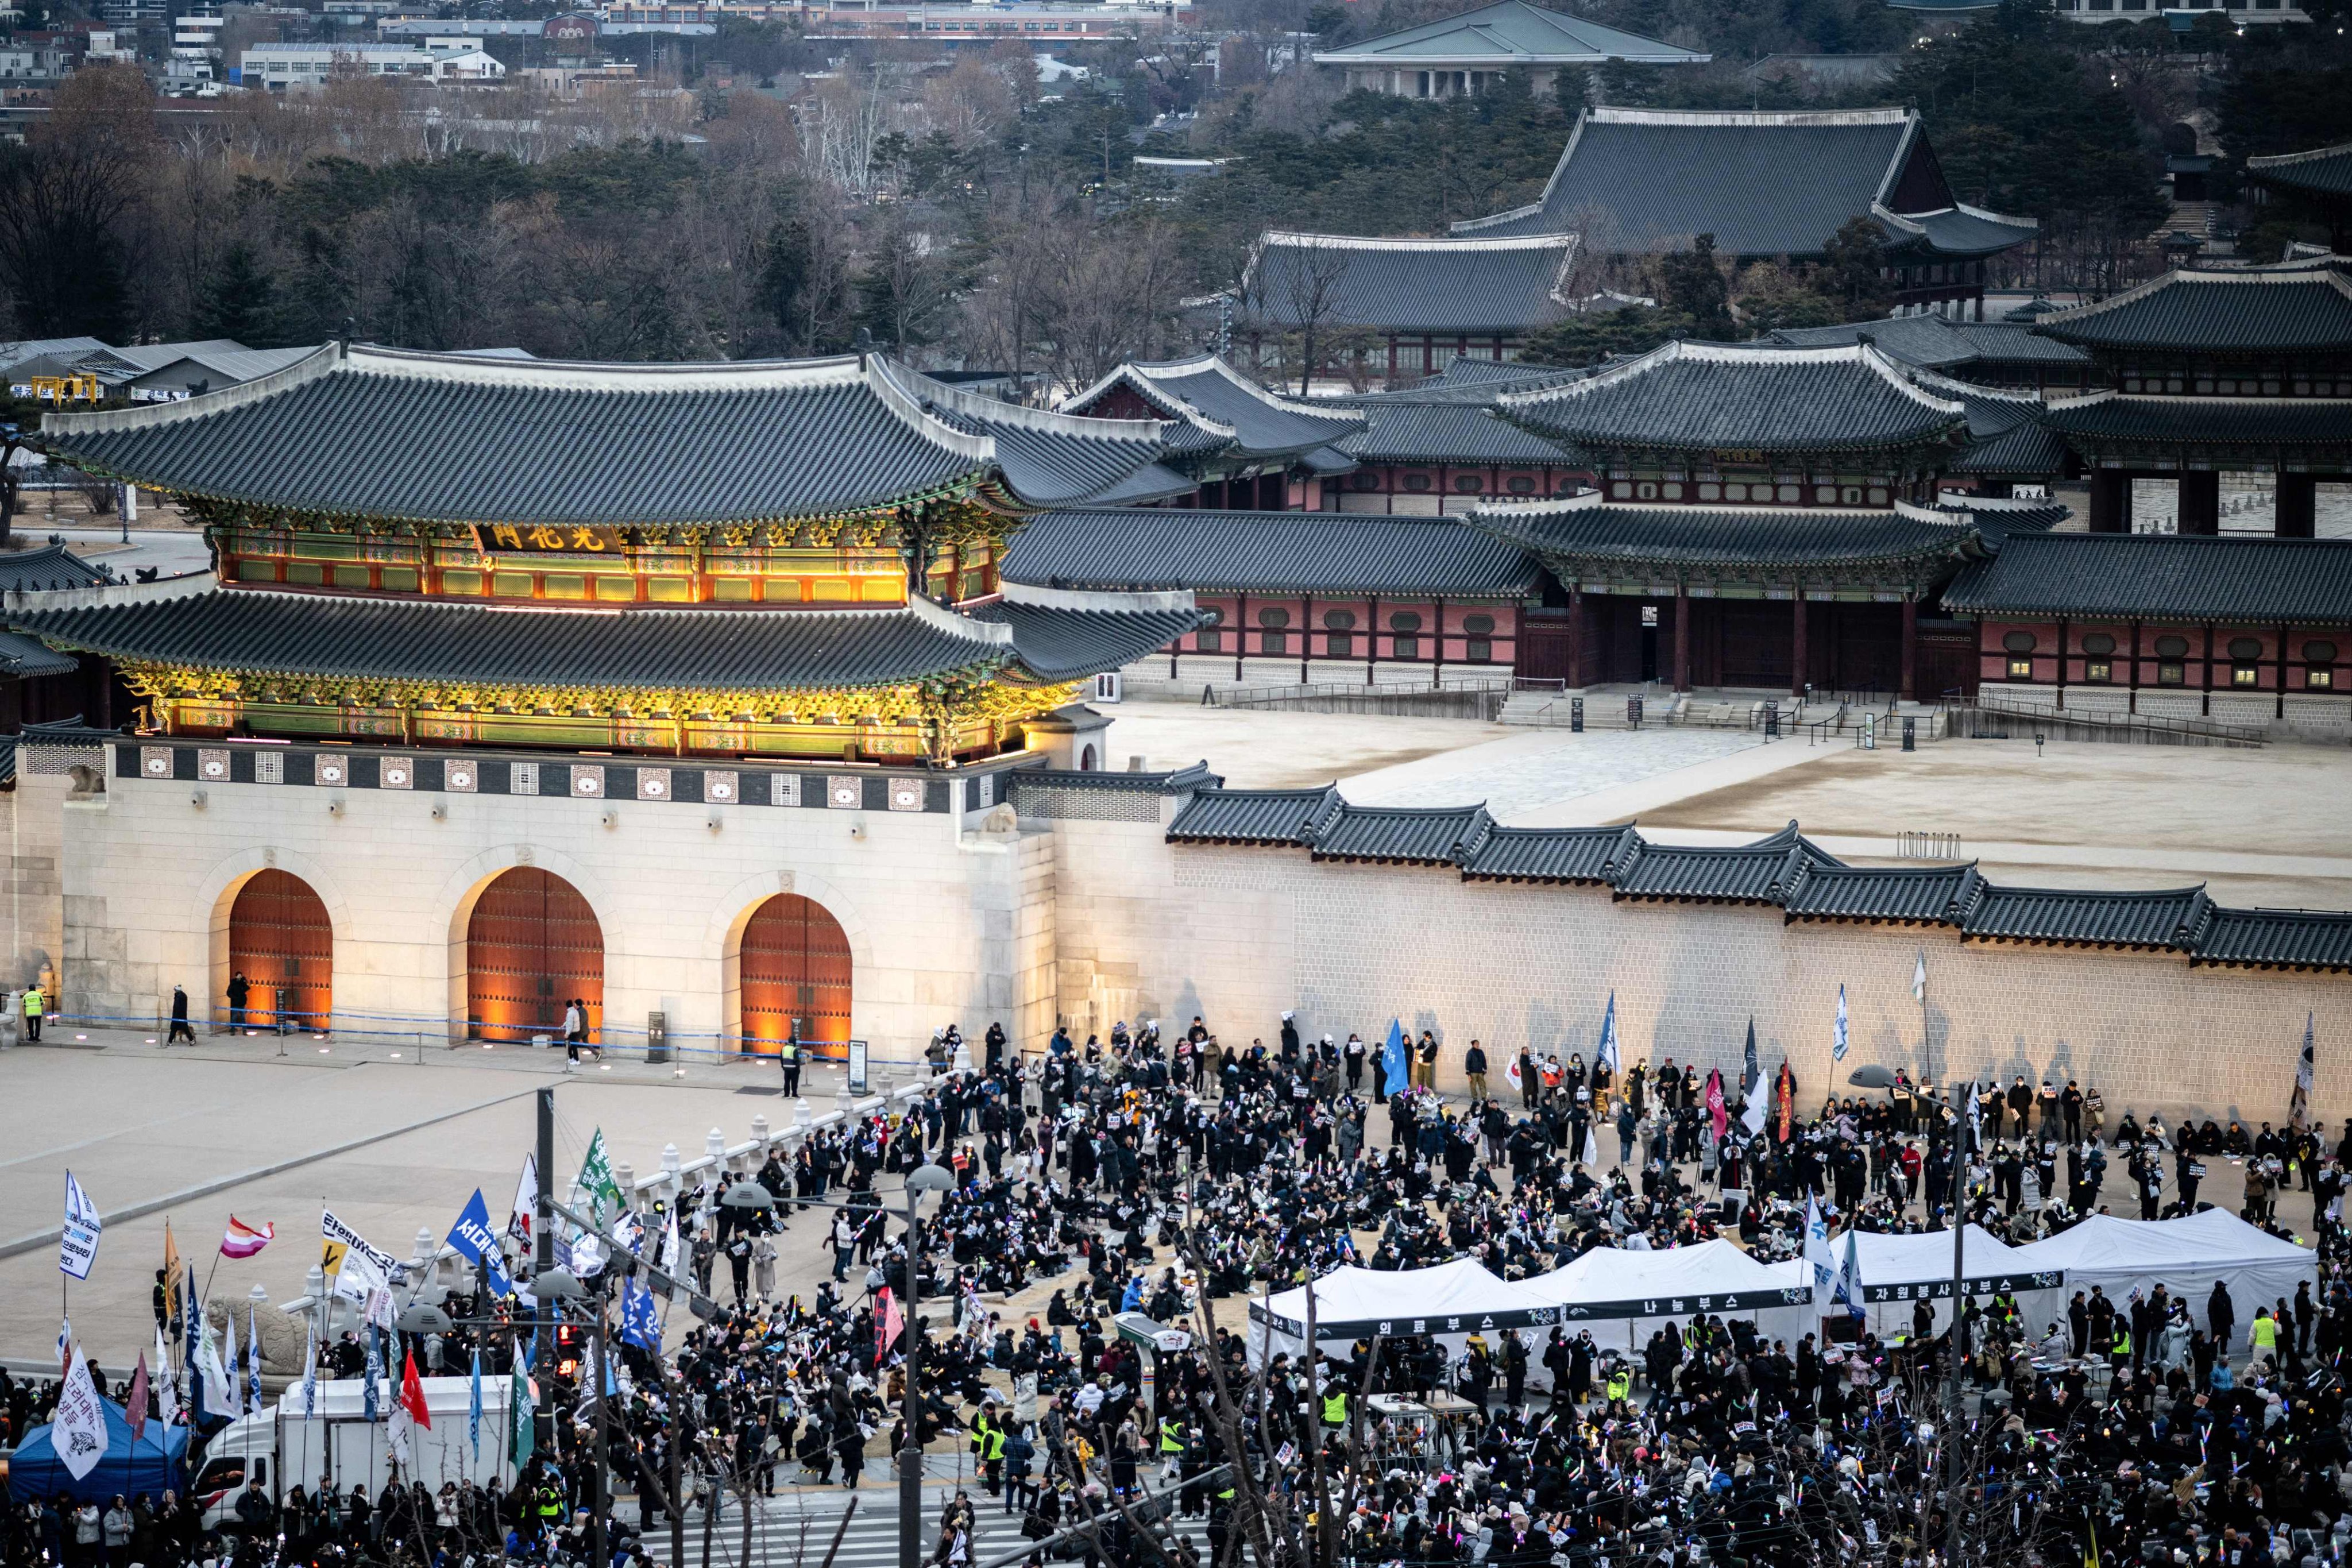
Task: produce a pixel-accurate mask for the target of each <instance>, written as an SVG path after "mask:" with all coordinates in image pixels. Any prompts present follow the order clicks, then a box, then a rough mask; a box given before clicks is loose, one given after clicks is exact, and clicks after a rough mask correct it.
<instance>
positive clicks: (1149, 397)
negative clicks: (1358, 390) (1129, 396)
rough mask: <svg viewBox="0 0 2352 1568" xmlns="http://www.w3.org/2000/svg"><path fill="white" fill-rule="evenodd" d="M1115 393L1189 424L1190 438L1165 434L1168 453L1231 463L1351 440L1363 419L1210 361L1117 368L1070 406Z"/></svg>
mask: <svg viewBox="0 0 2352 1568" xmlns="http://www.w3.org/2000/svg"><path fill="white" fill-rule="evenodd" d="M1115 386H1125V387H1126V388H1128V389H1129V391H1131V392H1133V393H1135V394H1136V395H1138V396H1139V397H1141V398H1142V399H1143V400H1144V402H1145V403H1147V404H1149V405H1150V406H1152V407H1153V408H1155V409H1157V410H1158V411H1159V412H1160V414H1162V415H1163V416H1166V417H1168V418H1170V419H1172V420H1177V421H1180V422H1181V423H1184V424H1187V425H1190V426H1192V432H1191V434H1190V435H1189V436H1180V435H1178V434H1177V433H1175V432H1171V433H1170V435H1169V448H1168V449H1169V450H1170V451H1171V453H1174V454H1177V455H1180V456H1181V455H1185V454H1188V453H1192V452H1224V451H1230V452H1232V453H1233V454H1234V455H1235V456H1237V457H1243V458H1265V457H1284V456H1297V455H1298V454H1301V453H1304V452H1307V451H1311V450H1312V449H1314V448H1315V447H1321V446H1325V445H1328V444H1329V443H1330V442H1333V441H1337V440H1339V439H1340V438H1341V437H1345V436H1349V435H1352V434H1354V433H1355V432H1356V431H1358V430H1360V429H1361V428H1362V427H1363V423H1364V418H1363V416H1362V415H1360V414H1358V413H1356V412H1355V411H1354V410H1352V409H1345V408H1321V407H1316V406H1312V405H1307V404H1304V403H1297V402H1293V401H1292V400H1291V399H1289V398H1286V397H1283V396H1280V395H1276V394H1275V393H1271V392H1268V391H1267V390H1266V389H1265V388H1264V387H1262V386H1260V385H1258V384H1256V383H1255V382H1254V381H1251V380H1249V379H1248V378H1247V377H1245V376H1244V375H1242V374H1240V373H1239V372H1237V371H1235V370H1234V368H1233V367H1232V366H1231V365H1228V364H1227V363H1225V362H1224V361H1223V360H1221V359H1219V358H1218V357H1217V356H1216V355H1214V354H1205V353H1204V354H1197V355H1195V356H1193V357H1192V358H1191V359H1186V360H1168V361H1160V362H1153V363H1145V362H1141V361H1132V362H1129V363H1126V364H1123V365H1120V366H1119V367H1118V369H1117V370H1114V371H1112V372H1111V373H1110V374H1108V375H1107V376H1105V377H1103V378H1102V379H1101V380H1100V381H1098V382H1097V383H1095V384H1094V385H1092V386H1090V387H1088V388H1087V389H1086V390H1085V391H1084V392H1081V393H1079V394H1078V395H1076V397H1073V398H1072V399H1070V402H1069V406H1070V407H1072V408H1076V409H1085V408H1090V407H1092V406H1093V405H1094V404H1095V403H1096V401H1097V399H1099V398H1101V397H1102V396H1103V395H1104V394H1106V393H1108V392H1109V391H1110V390H1111V389H1112V388H1113V387H1115Z"/></svg>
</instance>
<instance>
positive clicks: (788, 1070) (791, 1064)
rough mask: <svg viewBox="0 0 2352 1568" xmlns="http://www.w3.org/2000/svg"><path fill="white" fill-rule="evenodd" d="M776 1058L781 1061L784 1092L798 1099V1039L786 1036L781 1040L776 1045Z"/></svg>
mask: <svg viewBox="0 0 2352 1568" xmlns="http://www.w3.org/2000/svg"><path fill="white" fill-rule="evenodd" d="M776 1058H777V1059H778V1060H779V1061H781V1062H782V1063H783V1068H784V1093H785V1094H786V1095H787V1096H789V1097H791V1098H792V1099H794V1100H797V1099H799V1098H800V1092H801V1043H800V1041H798V1040H796V1039H793V1037H790V1036H786V1037H784V1040H783V1042H782V1044H781V1045H779V1046H778V1047H776Z"/></svg>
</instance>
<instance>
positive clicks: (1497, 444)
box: [1345, 393, 1568, 464]
mask: <svg viewBox="0 0 2352 1568" xmlns="http://www.w3.org/2000/svg"><path fill="white" fill-rule="evenodd" d="M1491 398H1492V394H1491V393H1490V394H1488V399H1489V400H1490V401H1491ZM1345 401H1347V402H1349V403H1351V404H1353V405H1354V406H1356V407H1358V408H1360V409H1362V410H1363V411H1364V420H1365V424H1364V433H1363V434H1362V435H1360V436H1356V437H1350V438H1349V441H1348V443H1347V446H1348V449H1349V451H1350V452H1352V453H1353V454H1355V457H1356V458H1357V460H1358V461H1359V462H1365V463H1515V464H1531V463H1543V464H1559V463H1564V462H1566V461H1567V460H1568V454H1567V453H1566V452H1564V451H1562V450H1561V449H1560V448H1559V447H1556V446H1554V445H1553V444H1552V443H1550V442H1549V441H1547V440H1545V439H1544V438H1543V437H1540V436H1538V435H1536V434H1535V433H1534V432H1533V431H1530V430H1526V429H1522V428H1521V427H1520V426H1517V425H1514V424H1512V423H1511V422H1510V421H1509V420H1507V419H1504V418H1501V417H1499V416H1496V414H1495V412H1494V411H1493V409H1492V408H1491V407H1489V406H1487V405H1486V404H1485V403H1481V402H1473V401H1471V400H1470V399H1468V398H1467V397H1465V396H1463V395H1459V394H1457V395H1454V396H1450V397H1433V398H1430V399H1428V400H1427V401H1423V400H1421V399H1419V398H1416V397H1414V396H1412V395H1411V394H1409V393H1381V394H1375V395H1367V396H1364V397H1360V398H1349V399H1346V400H1345Z"/></svg>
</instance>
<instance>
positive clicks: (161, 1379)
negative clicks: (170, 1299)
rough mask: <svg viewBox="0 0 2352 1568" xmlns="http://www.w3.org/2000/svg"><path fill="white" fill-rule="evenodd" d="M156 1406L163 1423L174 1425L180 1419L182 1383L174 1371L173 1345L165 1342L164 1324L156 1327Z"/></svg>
mask: <svg viewBox="0 0 2352 1568" xmlns="http://www.w3.org/2000/svg"><path fill="white" fill-rule="evenodd" d="M155 1408H156V1409H158V1410H160V1411H162V1412H163V1425H164V1426H174V1425H176V1424H177V1423H178V1421H179V1419H180V1385H179V1384H178V1383H177V1382H176V1381H175V1380H174V1375H173V1371H172V1347H171V1346H170V1345H168V1344H166V1343H165V1342H164V1340H163V1325H162V1324H160V1323H159V1324H157V1325H156V1328H155Z"/></svg>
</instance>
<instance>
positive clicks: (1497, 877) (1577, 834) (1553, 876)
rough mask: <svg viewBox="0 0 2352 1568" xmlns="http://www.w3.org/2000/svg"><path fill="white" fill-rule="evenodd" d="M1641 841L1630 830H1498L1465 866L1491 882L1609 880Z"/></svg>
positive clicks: (1475, 877) (1468, 874) (1469, 874)
mask: <svg viewBox="0 0 2352 1568" xmlns="http://www.w3.org/2000/svg"><path fill="white" fill-rule="evenodd" d="M1640 842H1641V838H1640V836H1639V835H1637V834H1636V833H1634V831H1633V828H1631V827H1496V828H1495V829H1493V830H1492V831H1490V832H1489V833H1488V834H1487V835H1486V837H1484V838H1482V839H1480V840H1479V841H1478V844H1477V847H1475V849H1474V850H1472V852H1471V853H1470V854H1469V856H1468V857H1466V858H1465V859H1464V860H1463V862H1462V875H1463V876H1464V877H1465V879H1468V880H1471V881H1487V882H1606V881H1607V880H1609V878H1610V875H1611V873H1612V871H1613V869H1614V868H1615V867H1616V864H1617V862H1618V860H1619V859H1621V858H1623V857H1625V856H1627V855H1629V854H1631V853H1632V852H1633V847H1634V846H1635V845H1637V844H1639V843H1640Z"/></svg>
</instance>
